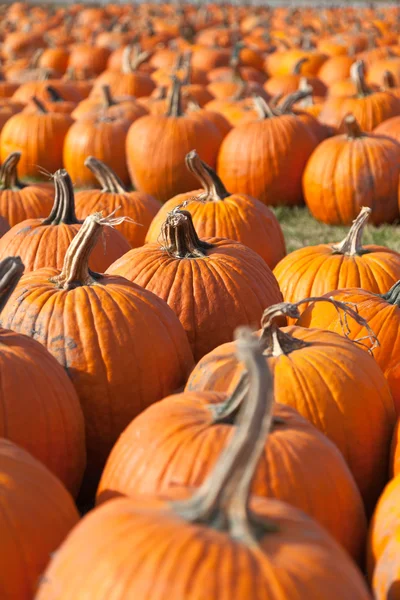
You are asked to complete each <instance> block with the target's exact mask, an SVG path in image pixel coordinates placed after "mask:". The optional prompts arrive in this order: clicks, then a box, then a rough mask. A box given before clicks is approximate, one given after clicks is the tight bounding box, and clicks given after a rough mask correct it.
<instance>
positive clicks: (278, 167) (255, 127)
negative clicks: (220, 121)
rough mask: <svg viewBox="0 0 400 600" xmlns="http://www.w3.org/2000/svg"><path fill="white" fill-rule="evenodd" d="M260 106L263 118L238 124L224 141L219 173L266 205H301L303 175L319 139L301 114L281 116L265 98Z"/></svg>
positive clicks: (232, 186)
mask: <svg viewBox="0 0 400 600" xmlns="http://www.w3.org/2000/svg"><path fill="white" fill-rule="evenodd" d="M257 106H258V109H259V114H260V118H259V120H258V121H253V122H250V123H246V124H243V125H239V126H238V127H235V128H234V129H232V130H231V131H230V132H229V133H228V135H227V136H226V138H225V139H224V141H223V142H222V145H221V149H220V152H219V155H218V175H219V176H220V177H221V179H222V181H223V182H224V184H225V185H226V186H227V187H228V188H229V189H230V190H231V191H232V192H234V193H244V194H249V195H250V196H253V197H254V198H258V199H259V200H261V202H263V203H264V204H269V205H272V206H278V205H282V204H283V205H289V206H291V205H294V204H300V203H301V202H302V197H303V194H302V189H301V178H302V175H303V171H304V168H305V166H306V163H307V160H308V159H309V157H310V156H311V153H312V151H313V150H314V148H315V147H316V145H317V140H316V138H315V136H314V134H313V132H312V131H311V129H309V128H308V127H307V125H305V124H304V123H302V122H301V120H300V119H299V118H298V117H297V116H295V115H292V114H282V115H277V114H276V113H275V112H274V111H273V110H272V109H271V108H270V107H269V106H268V105H267V103H266V102H265V101H263V100H262V99H261V98H258V99H257ZM293 148H296V152H294V151H293Z"/></svg>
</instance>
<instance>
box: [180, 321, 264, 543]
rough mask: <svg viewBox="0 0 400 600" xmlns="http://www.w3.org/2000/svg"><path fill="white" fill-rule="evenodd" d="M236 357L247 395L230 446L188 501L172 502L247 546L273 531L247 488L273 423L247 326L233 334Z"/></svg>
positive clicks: (261, 362) (257, 352)
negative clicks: (255, 510) (251, 501)
mask: <svg viewBox="0 0 400 600" xmlns="http://www.w3.org/2000/svg"><path fill="white" fill-rule="evenodd" d="M236 340H237V341H236V344H237V356H238V359H239V360H241V361H242V362H243V363H244V364H245V367H246V370H247V373H248V377H249V393H248V394H247V396H246V399H245V401H243V402H242V405H241V407H240V413H239V415H238V418H237V420H236V427H235V431H234V434H233V437H232V440H231V442H230V444H229V445H228V446H227V447H226V448H225V449H224V450H223V451H222V452H221V455H220V457H219V459H218V461H217V463H216V465H215V467H214V469H213V471H212V473H211V474H210V475H209V477H208V478H207V479H206V480H205V481H204V483H203V484H202V485H201V486H200V487H199V488H198V490H197V491H196V492H195V493H194V494H193V496H192V497H191V498H190V499H189V500H184V501H180V502H172V503H171V506H172V509H173V511H174V512H175V513H176V514H177V515H179V516H180V517H181V518H183V519H185V520H186V521H189V522H192V523H204V524H206V525H209V526H211V527H214V528H215V529H218V530H221V531H226V532H228V534H229V535H230V536H231V537H232V538H234V539H237V540H239V541H240V542H242V543H244V544H247V545H249V546H257V545H258V540H259V539H260V537H262V536H263V535H265V533H267V532H273V531H276V526H274V525H272V524H271V523H269V522H268V521H267V520H259V519H258V518H257V519H255V518H254V517H253V515H252V513H251V511H250V508H249V498H250V488H251V483H252V479H253V476H254V473H255V469H256V467H257V464H258V461H259V459H260V456H261V454H262V452H263V448H264V445H265V441H266V438H267V436H268V433H269V430H270V428H271V423H272V408H273V403H274V396H273V384H272V376H271V373H270V371H269V368H268V366H267V365H266V362H265V359H264V357H263V355H262V353H261V351H260V347H259V344H258V340H257V338H255V337H254V336H253V335H252V333H251V331H250V330H249V329H248V328H244V327H243V328H241V329H240V330H239V331H238V332H237V334H236Z"/></svg>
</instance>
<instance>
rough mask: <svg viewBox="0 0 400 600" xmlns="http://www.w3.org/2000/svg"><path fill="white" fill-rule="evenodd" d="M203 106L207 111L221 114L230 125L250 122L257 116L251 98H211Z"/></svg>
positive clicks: (234, 125)
mask: <svg viewBox="0 0 400 600" xmlns="http://www.w3.org/2000/svg"><path fill="white" fill-rule="evenodd" d="M204 108H205V110H206V111H207V112H216V113H219V114H220V115H222V116H223V117H224V118H225V119H226V120H227V121H228V123H229V124H230V125H231V126H232V127H236V126H237V125H242V124H244V123H252V122H253V121H256V120H257V118H258V112H257V110H256V108H255V106H254V99H253V98H243V99H235V98H229V99H223V100H211V102H207V104H206V105H205V107H204ZM232 127H231V128H232ZM225 135H226V133H225ZM225 135H224V137H225Z"/></svg>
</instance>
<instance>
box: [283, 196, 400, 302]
mask: <svg viewBox="0 0 400 600" xmlns="http://www.w3.org/2000/svg"><path fill="white" fill-rule="evenodd" d="M370 214H371V209H370V208H368V207H363V208H362V209H361V211H360V214H359V215H358V217H357V218H356V219H355V221H354V223H353V225H352V227H351V228H350V230H349V233H348V234H347V236H346V237H345V238H344V240H342V241H341V242H339V243H331V244H318V245H316V246H306V247H305V248H300V249H299V250H295V251H294V252H291V253H290V254H288V255H287V256H286V257H285V258H283V259H282V260H281V261H280V262H279V263H278V264H277V266H276V267H275V269H274V274H275V277H276V278H277V280H278V283H279V287H280V288H281V290H282V294H283V297H284V299H285V301H286V302H297V301H298V300H302V299H303V298H307V297H310V296H322V295H324V294H326V293H328V292H331V291H332V290H337V289H341V288H350V287H361V288H363V289H365V290H367V291H370V292H376V293H377V294H384V293H385V292H387V290H388V289H389V288H390V287H391V286H392V285H393V284H394V283H396V281H397V280H398V279H400V260H399V259H400V255H399V254H398V253H397V252H395V251H394V250H390V249H389V248H386V247H385V246H376V245H372V244H368V245H365V246H364V245H363V244H362V236H363V232H364V229H365V226H366V223H367V221H368V219H369V216H370ZM306 306H307V305H306V304H305V305H304V308H300V311H302V310H303V311H304V310H305V308H306Z"/></svg>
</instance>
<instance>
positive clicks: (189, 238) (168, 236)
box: [161, 206, 212, 258]
mask: <svg viewBox="0 0 400 600" xmlns="http://www.w3.org/2000/svg"><path fill="white" fill-rule="evenodd" d="M161 235H162V239H163V242H164V249H165V250H166V251H167V252H168V254H170V255H171V256H173V257H174V258H201V257H203V256H205V255H206V251H207V250H209V249H210V248H212V246H211V244H208V243H207V242H203V241H202V240H200V239H199V237H198V235H197V233H196V230H195V228H194V225H193V221H192V215H191V214H190V212H188V211H187V210H181V209H180V208H179V206H177V207H176V208H174V209H173V210H172V211H171V212H169V213H168V216H167V219H166V221H165V223H164V224H163V226H162V228H161Z"/></svg>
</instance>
